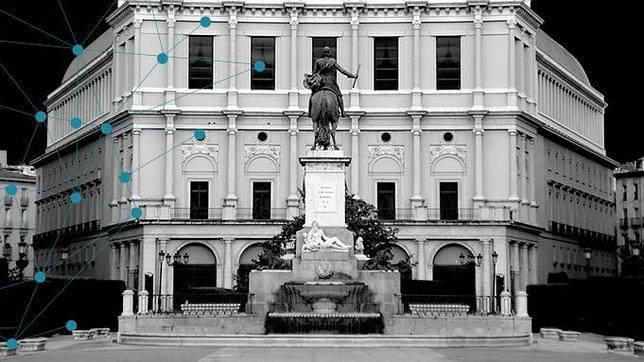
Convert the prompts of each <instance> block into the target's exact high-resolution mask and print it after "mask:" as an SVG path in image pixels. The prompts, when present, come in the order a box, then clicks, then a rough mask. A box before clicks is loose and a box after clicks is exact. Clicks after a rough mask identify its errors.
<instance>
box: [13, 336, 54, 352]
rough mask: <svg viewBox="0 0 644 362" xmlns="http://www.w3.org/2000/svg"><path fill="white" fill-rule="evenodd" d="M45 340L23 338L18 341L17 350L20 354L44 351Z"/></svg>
mask: <svg viewBox="0 0 644 362" xmlns="http://www.w3.org/2000/svg"><path fill="white" fill-rule="evenodd" d="M46 345H47V338H25V339H21V340H20V344H19V345H18V349H20V351H21V352H33V351H44V350H45V346H46Z"/></svg>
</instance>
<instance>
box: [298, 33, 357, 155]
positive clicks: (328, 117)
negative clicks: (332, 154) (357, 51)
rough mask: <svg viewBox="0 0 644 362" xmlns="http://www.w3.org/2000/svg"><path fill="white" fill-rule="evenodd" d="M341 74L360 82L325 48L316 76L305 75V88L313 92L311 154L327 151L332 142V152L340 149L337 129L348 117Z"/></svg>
mask: <svg viewBox="0 0 644 362" xmlns="http://www.w3.org/2000/svg"><path fill="white" fill-rule="evenodd" d="M358 69H360V68H359V67H358ZM338 71H340V73H342V74H344V75H346V76H347V77H349V78H354V79H356V78H358V75H357V74H353V73H351V72H349V71H347V70H345V69H344V68H342V67H341V66H340V64H338V62H337V61H336V60H335V59H334V58H333V57H332V56H331V48H329V47H328V46H325V47H324V48H322V57H321V58H317V59H316V60H315V64H314V66H313V73H312V74H305V75H304V87H306V88H308V89H310V90H311V98H310V99H309V111H308V113H307V116H308V117H311V120H313V131H314V133H315V141H314V142H313V147H311V149H312V150H315V149H316V148H317V147H320V148H322V149H324V150H328V149H329V147H331V141H333V149H335V150H338V149H339V148H338V145H337V143H336V141H335V130H336V129H337V127H338V119H339V118H340V117H346V116H347V115H346V114H345V113H344V103H343V102H342V92H340V87H338V81H337V72H338ZM354 85H355V81H354Z"/></svg>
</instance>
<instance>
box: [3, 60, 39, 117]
mask: <svg viewBox="0 0 644 362" xmlns="http://www.w3.org/2000/svg"><path fill="white" fill-rule="evenodd" d="M0 68H2V70H4V72H5V73H7V75H8V76H9V78H10V79H11V80H12V81H13V84H15V85H16V87H18V89H19V90H20V93H22V95H23V96H25V98H27V100H28V101H29V103H31V106H32V107H34V109H35V110H36V111H37V110H38V108H36V105H35V104H34V102H32V101H31V99H29V97H28V96H27V94H26V93H25V91H23V90H22V88H21V87H20V85H19V84H18V82H16V80H15V79H13V77H12V76H11V74H10V73H9V71H7V68H5V67H4V65H2V62H0Z"/></svg>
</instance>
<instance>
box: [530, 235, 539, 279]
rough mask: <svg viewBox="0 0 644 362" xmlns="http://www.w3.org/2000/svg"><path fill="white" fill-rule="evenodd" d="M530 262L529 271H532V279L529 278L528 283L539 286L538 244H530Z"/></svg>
mask: <svg viewBox="0 0 644 362" xmlns="http://www.w3.org/2000/svg"><path fill="white" fill-rule="evenodd" d="M528 262H529V266H528V269H529V270H530V277H529V278H528V281H529V283H530V284H537V283H538V277H537V245H536V244H530V248H529V249H528Z"/></svg>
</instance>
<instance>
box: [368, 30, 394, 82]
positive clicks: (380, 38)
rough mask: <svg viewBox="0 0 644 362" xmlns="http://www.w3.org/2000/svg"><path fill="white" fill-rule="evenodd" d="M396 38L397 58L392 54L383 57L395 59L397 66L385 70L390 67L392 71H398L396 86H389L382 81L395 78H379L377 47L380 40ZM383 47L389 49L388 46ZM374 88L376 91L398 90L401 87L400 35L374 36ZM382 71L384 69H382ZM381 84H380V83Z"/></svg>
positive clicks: (390, 80) (389, 80)
mask: <svg viewBox="0 0 644 362" xmlns="http://www.w3.org/2000/svg"><path fill="white" fill-rule="evenodd" d="M392 39H395V50H396V51H395V58H393V57H392V56H391V55H390V56H389V57H388V58H385V57H384V56H383V57H382V59H395V62H396V64H395V68H385V69H384V70H387V69H389V70H390V71H392V72H393V71H394V70H395V73H396V78H395V86H394V87H392V88H388V87H385V86H383V85H382V83H379V80H380V82H392V81H393V78H379V77H378V71H379V69H378V59H379V58H378V57H377V54H376V52H377V48H378V44H377V43H378V42H379V41H385V40H392ZM381 48H385V49H387V48H388V47H387V46H386V45H385V46H382V47H381ZM389 48H391V47H389ZM372 50H373V90H374V91H397V90H399V89H400V37H399V36H377V37H374V38H373V49H372ZM380 70H381V71H382V70H383V69H380ZM379 84H380V85H379Z"/></svg>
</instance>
